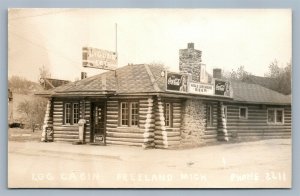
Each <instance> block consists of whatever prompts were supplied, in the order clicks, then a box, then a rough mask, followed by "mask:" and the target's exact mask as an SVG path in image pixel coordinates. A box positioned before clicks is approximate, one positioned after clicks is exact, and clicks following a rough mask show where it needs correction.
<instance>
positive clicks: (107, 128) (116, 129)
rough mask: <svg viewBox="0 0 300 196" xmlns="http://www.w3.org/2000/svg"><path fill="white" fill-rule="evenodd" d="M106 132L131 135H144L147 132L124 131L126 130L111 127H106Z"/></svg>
mask: <svg viewBox="0 0 300 196" xmlns="http://www.w3.org/2000/svg"><path fill="white" fill-rule="evenodd" d="M106 131H107V132H114V133H130V134H134V133H139V134H143V133H144V132H145V131H144V130H143V129H124V128H110V127H106Z"/></svg>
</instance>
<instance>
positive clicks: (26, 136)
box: [8, 128, 42, 142]
mask: <svg viewBox="0 0 300 196" xmlns="http://www.w3.org/2000/svg"><path fill="white" fill-rule="evenodd" d="M41 137H42V131H41V130H35V131H34V132H32V130H31V129H20V128H9V129H8V141H16V142H30V141H41Z"/></svg>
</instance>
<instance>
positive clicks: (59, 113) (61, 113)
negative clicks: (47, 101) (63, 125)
mask: <svg viewBox="0 0 300 196" xmlns="http://www.w3.org/2000/svg"><path fill="white" fill-rule="evenodd" d="M63 114H64V113H63V112H62V111H61V112H60V111H53V115H63Z"/></svg>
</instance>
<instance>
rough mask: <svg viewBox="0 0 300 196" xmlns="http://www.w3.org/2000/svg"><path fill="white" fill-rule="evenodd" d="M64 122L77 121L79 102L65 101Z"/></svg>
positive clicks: (74, 122)
mask: <svg viewBox="0 0 300 196" xmlns="http://www.w3.org/2000/svg"><path fill="white" fill-rule="evenodd" d="M64 106H65V109H64V124H77V123H78V121H79V103H65V105H64Z"/></svg>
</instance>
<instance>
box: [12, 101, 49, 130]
mask: <svg viewBox="0 0 300 196" xmlns="http://www.w3.org/2000/svg"><path fill="white" fill-rule="evenodd" d="M46 106H47V99H45V98H41V97H35V98H33V99H30V100H24V101H22V102H21V103H20V104H19V105H18V111H19V112H21V113H22V114H24V115H25V119H24V121H25V122H26V124H27V125H28V126H29V127H30V128H31V129H32V132H34V130H35V129H37V127H39V128H40V126H41V125H43V121H44V116H45V112H46Z"/></svg>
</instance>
